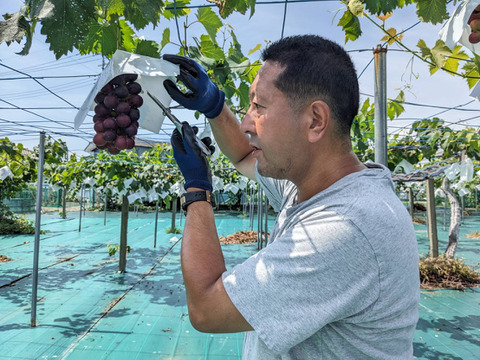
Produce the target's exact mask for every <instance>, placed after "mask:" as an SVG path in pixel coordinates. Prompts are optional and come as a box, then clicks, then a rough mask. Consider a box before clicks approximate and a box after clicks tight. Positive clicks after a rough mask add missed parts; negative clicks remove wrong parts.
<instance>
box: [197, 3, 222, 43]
mask: <svg viewBox="0 0 480 360" xmlns="http://www.w3.org/2000/svg"><path fill="white" fill-rule="evenodd" d="M197 19H198V21H199V22H200V23H201V24H202V25H203V26H204V27H205V30H207V33H208V35H210V38H211V39H212V41H213V42H215V38H216V36H217V32H218V29H220V28H221V27H222V21H221V20H220V18H219V17H218V15H217V14H215V13H214V12H213V10H212V9H211V8H209V7H203V8H199V9H198V10H197Z"/></svg>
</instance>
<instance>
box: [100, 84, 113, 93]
mask: <svg viewBox="0 0 480 360" xmlns="http://www.w3.org/2000/svg"><path fill="white" fill-rule="evenodd" d="M102 93H104V94H111V93H113V86H112V84H110V83H108V84H107V85H105V86H104V87H103V88H102Z"/></svg>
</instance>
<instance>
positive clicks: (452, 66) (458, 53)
mask: <svg viewBox="0 0 480 360" xmlns="http://www.w3.org/2000/svg"><path fill="white" fill-rule="evenodd" d="M461 49H462V46H460V45H457V46H455V47H454V48H453V50H452V53H451V55H450V56H449V57H447V59H446V61H445V63H444V65H443V67H444V68H445V69H447V70H449V71H452V72H457V71H458V66H459V64H460V60H467V59H470V57H469V56H468V55H467V54H466V53H465V52H464V51H462V50H461ZM452 75H453V74H452Z"/></svg>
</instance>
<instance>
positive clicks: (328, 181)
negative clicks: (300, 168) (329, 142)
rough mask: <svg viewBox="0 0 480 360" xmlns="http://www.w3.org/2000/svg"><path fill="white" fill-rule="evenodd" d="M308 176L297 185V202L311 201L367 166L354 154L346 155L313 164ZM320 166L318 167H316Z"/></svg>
mask: <svg viewBox="0 0 480 360" xmlns="http://www.w3.org/2000/svg"><path fill="white" fill-rule="evenodd" d="M313 164H314V165H312V166H311V168H310V169H309V172H308V175H306V176H304V178H303V179H302V181H299V183H296V182H295V181H294V183H295V185H297V189H298V197H297V202H298V203H301V202H302V201H305V200H308V199H310V198H311V197H312V196H314V195H316V194H318V193H319V192H321V191H323V190H325V189H327V188H328V187H330V186H331V185H333V184H334V183H336V182H337V181H338V180H340V179H342V178H343V177H345V176H347V175H349V174H352V173H355V172H357V171H362V170H364V169H366V166H365V165H364V164H363V163H362V162H360V160H358V158H357V156H356V155H355V154H354V153H353V152H350V153H345V154H344V155H340V156H337V157H336V158H333V157H330V158H327V159H325V158H324V159H322V161H317V162H314V163H313ZM316 164H318V166H315V165H316Z"/></svg>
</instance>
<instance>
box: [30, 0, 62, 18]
mask: <svg viewBox="0 0 480 360" xmlns="http://www.w3.org/2000/svg"><path fill="white" fill-rule="evenodd" d="M25 4H26V5H27V6H28V9H29V15H30V17H31V18H32V19H33V18H38V19H43V18H47V17H50V16H52V15H53V11H54V8H55V7H54V5H53V4H52V1H51V0H27V1H25Z"/></svg>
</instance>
